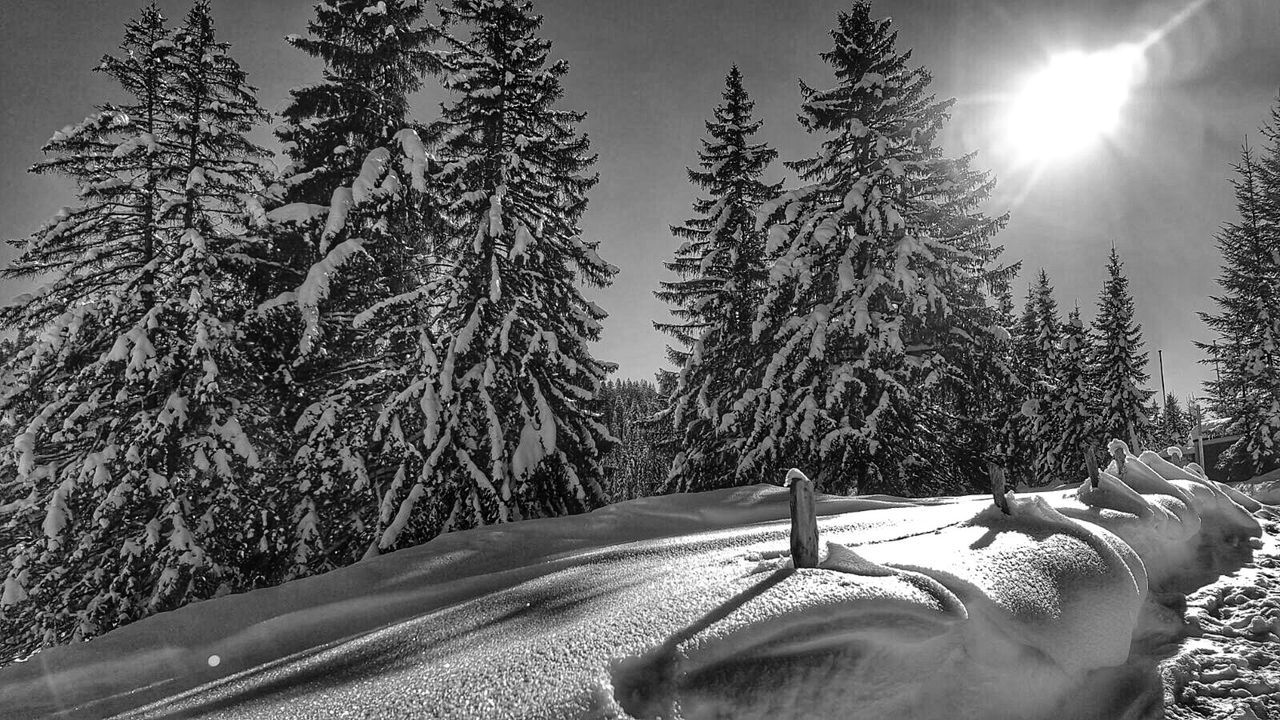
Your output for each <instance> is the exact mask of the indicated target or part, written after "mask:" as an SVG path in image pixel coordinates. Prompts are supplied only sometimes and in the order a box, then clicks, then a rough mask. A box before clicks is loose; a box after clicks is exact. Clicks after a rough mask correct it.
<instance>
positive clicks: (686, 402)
mask: <svg viewBox="0 0 1280 720" xmlns="http://www.w3.org/2000/svg"><path fill="white" fill-rule="evenodd" d="M723 97H724V103H723V104H721V105H718V106H717V107H716V108H715V110H714V111H713V118H712V119H711V120H708V121H707V122H706V128H707V134H708V135H709V138H704V139H703V140H702V150H701V151H699V153H698V168H697V169H689V170H688V174H689V181H690V182H692V183H693V184H694V185H695V186H697V187H699V188H701V189H702V190H703V191H705V193H706V197H703V198H698V199H697V200H696V201H695V202H694V204H693V211H694V213H695V214H696V217H694V218H693V219H691V220H689V221H688V222H687V223H685V224H684V225H679V226H674V227H672V228H671V232H672V234H674V235H675V236H676V237H677V238H678V239H680V240H683V241H684V243H683V244H682V245H681V246H680V248H679V249H677V250H676V254H675V258H674V259H673V260H671V261H668V262H667V263H666V266H667V269H668V270H670V271H672V272H674V273H675V274H676V275H677V276H678V278H679V279H677V280H673V281H666V282H663V283H662V284H661V288H660V289H659V290H658V292H657V293H656V294H657V296H658V298H659V299H661V300H663V301H665V302H666V303H668V304H669V305H670V306H671V314H672V315H673V316H674V317H675V318H676V319H677V322H674V323H654V325H655V327H657V328H658V329H659V330H662V331H664V332H667V333H668V334H670V335H672V336H673V337H674V338H675V340H676V343H677V346H676V347H668V348H667V357H668V358H669V359H670V360H671V363H672V364H673V365H674V366H675V368H676V370H677V381H676V388H675V393H674V394H673V395H672V396H671V397H670V398H668V406H667V408H666V414H667V416H668V419H669V422H670V423H671V424H672V427H673V428H674V430H675V432H676V434H677V436H678V437H680V439H681V441H680V447H681V450H680V452H679V453H678V454H677V456H676V460H675V462H674V464H673V466H672V468H671V475H670V479H669V480H670V486H671V487H672V488H674V489H676V490H680V491H689V490H706V489H710V488H714V487H723V486H725V485H731V484H732V481H733V472H734V469H735V466H736V465H737V458H736V457H728V458H727V457H722V456H719V455H717V454H716V448H718V447H720V444H719V442H718V441H717V440H716V433H717V429H718V427H719V423H720V418H721V417H722V416H723V415H725V414H726V413H728V412H729V409H730V408H729V407H727V406H724V405H723V404H722V403H721V402H720V401H721V399H722V395H723V393H724V392H725V390H726V388H728V387H729V386H731V385H733V384H735V383H736V382H737V381H738V374H739V373H740V372H741V370H742V365H743V359H744V357H745V356H746V355H747V354H749V353H751V352H752V351H753V350H754V347H753V346H754V344H753V343H752V340H751V324H752V322H753V321H754V320H755V314H756V309H757V308H758V307H759V305H760V300H761V299H762V297H763V293H764V285H765V283H766V281H767V280H768V267H767V265H766V264H765V259H764V242H765V238H764V233H763V232H762V231H761V230H760V229H759V228H758V227H757V223H756V219H755V211H756V209H757V208H758V207H759V206H760V204H761V203H763V202H766V201H769V200H772V199H774V198H775V197H777V196H778V190H779V187H780V184H768V183H765V182H763V181H762V180H761V177H762V176H763V175H764V173H765V171H766V170H768V167H769V163H771V162H773V160H774V159H775V158H777V155H778V153H777V151H775V150H773V149H772V148H770V147H769V146H768V145H767V144H765V143H756V142H752V139H753V137H754V136H755V134H756V133H757V132H758V131H759V130H760V127H761V125H762V124H763V122H762V121H760V120H756V119H755V118H754V117H753V116H752V109H753V108H754V107H755V103H753V102H752V101H751V98H750V97H749V96H748V95H747V91H746V89H745V88H744V87H743V85H742V73H741V72H740V71H739V70H738V66H736V65H735V66H733V67H732V68H731V69H730V70H729V74H728V76H727V77H726V78H725V90H724V94H723Z"/></svg>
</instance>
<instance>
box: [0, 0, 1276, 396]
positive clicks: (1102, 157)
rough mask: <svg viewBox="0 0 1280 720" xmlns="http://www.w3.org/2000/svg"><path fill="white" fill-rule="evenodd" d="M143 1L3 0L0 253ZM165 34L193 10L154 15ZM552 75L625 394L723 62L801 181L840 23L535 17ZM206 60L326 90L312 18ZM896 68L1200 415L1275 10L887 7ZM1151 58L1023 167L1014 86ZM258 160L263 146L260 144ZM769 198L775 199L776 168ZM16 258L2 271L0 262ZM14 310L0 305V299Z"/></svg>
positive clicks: (648, 360)
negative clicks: (573, 120) (1015, 130)
mask: <svg viewBox="0 0 1280 720" xmlns="http://www.w3.org/2000/svg"><path fill="white" fill-rule="evenodd" d="M142 4H143V3H142V1H141V0H94V1H93V2H83V1H82V0H6V2H5V5H6V11H5V13H4V15H3V18H0V37H3V38H4V42H3V43H0V239H20V238H23V237H25V236H27V235H29V234H30V233H31V232H33V231H34V230H36V229H37V228H38V227H39V226H40V225H41V224H42V223H43V222H44V221H45V220H47V219H48V218H49V217H50V216H52V215H53V213H55V212H56V211H57V210H58V209H59V208H60V207H62V206H64V205H68V204H71V203H72V202H74V194H73V188H72V187H71V185H70V184H69V183H68V182H67V181H65V180H62V179H60V178H56V177H49V176H37V175H32V174H29V173H27V172H26V168H27V167H29V166H30V165H31V164H32V163H34V162H36V161H37V160H39V159H40V158H41V153H40V146H41V145H42V144H43V143H44V142H45V140H47V139H48V137H49V136H50V135H52V134H53V132H54V131H55V130H57V129H59V128H61V127H63V126H64V125H67V124H70V123H74V122H78V121H79V120H81V119H82V118H83V117H84V116H85V115H87V114H89V113H90V112H91V111H92V110H93V106H94V105H96V104H98V103H101V102H103V101H106V100H110V99H112V98H113V96H114V93H115V92H116V89H115V88H114V87H112V86H111V84H110V82H109V80H108V79H107V78H105V77H104V76H102V75H101V74H99V73H94V72H91V70H92V68H93V67H94V66H95V65H96V63H97V61H98V59H99V58H100V57H101V56H102V55H104V54H106V53H110V52H114V50H115V48H116V47H117V45H118V44H119V42H120V38H121V36H122V34H123V26H124V23H125V21H126V20H127V19H128V18H129V17H131V16H132V15H134V14H135V13H136V12H137V10H138V9H139V8H140V7H141V5H142ZM159 5H160V7H161V8H162V10H164V11H165V12H166V14H167V15H168V16H169V17H170V18H172V19H175V20H180V19H181V17H182V14H183V13H184V12H185V10H186V7H187V5H186V3H185V2H182V1H174V0H161V2H160V3H159ZM535 5H536V8H537V10H538V11H539V12H540V13H542V14H543V15H544V16H545V24H544V26H543V33H544V36H545V37H547V38H549V39H550V40H551V41H552V42H553V47H552V55H553V57H560V58H564V59H566V60H568V61H569V63H570V67H571V70H570V73H569V75H568V76H567V77H566V78H565V80H564V84H565V98H564V101H563V106H564V107H565V108H569V109H575V110H580V111H584V112H586V113H587V118H586V120H585V121H584V123H583V126H582V127H583V130H584V131H585V132H587V133H588V135H589V136H590V138H591V141H592V145H593V148H594V150H595V151H596V152H598V153H599V162H598V164H597V167H596V169H597V170H598V172H599V174H600V183H599V185H597V186H596V188H595V189H594V190H593V191H592V192H591V194H590V201H591V204H590V206H589V208H588V210H587V214H586V216H585V217H584V220H583V229H584V234H585V235H586V236H587V237H589V238H593V239H596V240H599V241H600V253H601V255H602V256H603V257H604V258H605V259H606V260H609V261H610V262H612V263H613V264H614V265H617V266H618V267H619V268H621V272H620V274H619V275H618V276H617V278H616V279H615V281H614V283H613V285H612V286H611V287H609V288H607V289H603V290H593V291H590V292H589V293H588V294H589V295H590V296H591V297H592V298H593V299H595V300H596V301H597V302H598V303H599V304H600V305H601V306H602V307H604V309H605V310H606V311H608V312H609V314H610V317H609V318H608V319H607V320H606V322H605V333H604V337H603V339H602V340H601V342H600V343H599V345H598V346H597V348H596V353H597V355H598V356H599V357H600V358H602V359H605V360H609V361H612V362H615V363H617V364H618V366H619V368H618V373H617V376H619V377H629V378H637V379H644V378H652V377H653V375H654V373H655V372H656V371H657V370H658V369H659V368H660V367H662V366H663V364H664V362H665V361H664V350H663V348H664V345H665V344H666V342H667V339H666V337H665V336H663V335H661V334H659V333H657V332H656V331H655V330H653V329H652V321H654V320H664V319H666V317H667V316H666V314H665V313H666V309H665V307H664V305H663V304H662V303H661V302H660V301H658V300H657V299H656V298H654V297H653V294H652V292H653V290H654V289H655V288H656V287H657V285H658V283H659V281H661V280H664V279H671V275H670V274H669V273H668V272H667V271H666V270H665V269H664V267H663V262H664V261H665V260H667V259H669V258H670V257H671V255H672V253H673V252H674V250H675V248H676V247H678V246H679V244H680V243H679V242H678V241H676V240H675V239H674V238H673V237H672V236H671V234H670V232H669V229H668V227H669V226H670V225H672V224H678V223H683V222H684V221H685V220H687V219H688V218H689V217H690V204H691V203H692V201H693V200H694V198H695V196H696V189H695V188H693V187H692V186H690V185H689V183H688V182H687V180H686V178H685V168H686V167H687V166H690V165H694V164H695V163H696V162H697V155H696V153H697V150H698V148H699V138H701V137H702V136H703V135H704V132H705V131H704V127H703V121H704V119H705V118H707V117H708V116H709V115H710V113H711V110H712V108H713V107H714V106H715V105H716V104H717V103H718V102H720V94H721V92H722V90H723V87H724V76H725V73H726V72H727V71H728V69H729V67H730V65H732V64H734V63H736V64H737V65H738V66H739V67H740V68H741V70H742V72H743V75H744V77H745V84H746V86H747V90H748V92H749V93H750V94H751V95H752V97H753V99H754V100H755V101H756V111H757V114H758V116H759V117H760V118H761V119H763V120H764V123H765V125H764V128H763V129H762V130H761V132H760V134H759V135H758V138H759V139H760V140H763V141H766V142H768V143H770V144H771V145H772V146H774V147H775V148H777V149H778V150H779V152H780V155H781V159H782V160H792V159H797V158H800V157H804V156H806V155H809V154H811V153H812V152H814V151H815V148H816V147H817V145H818V143H819V142H820V140H821V138H819V137H816V136H811V135H807V134H806V133H805V132H804V131H803V129H802V128H801V127H800V125H799V123H798V122H797V121H796V114H797V111H798V106H799V100H800V91H799V88H798V84H797V80H798V79H803V80H804V81H805V82H806V83H808V84H809V85H811V86H814V87H819V88H825V87H830V86H831V84H832V82H833V81H832V76H831V73H830V71H829V68H828V67H827V66H826V65H825V64H824V63H823V62H822V61H821V59H820V58H819V57H818V54H819V53H820V52H822V51H824V50H826V49H828V48H829V47H830V37H829V34H828V33H829V31H830V28H831V27H833V26H834V24H835V18H836V15H837V13H838V12H839V11H840V10H842V9H845V8H846V7H847V6H848V2H847V0H839V1H833V0H789V1H785V0H643V1H641V0H535ZM213 7H214V13H215V18H216V21H217V25H218V33H219V38H220V39H221V40H225V41H228V42H231V43H232V46H233V47H232V54H233V55H234V56H235V57H236V59H237V60H238V61H239V62H240V63H241V65H242V66H243V67H244V68H245V69H246V70H247V71H248V72H249V75H250V81H251V82H252V83H253V84H254V85H256V86H257V87H258V89H259V97H260V100H261V102H262V104H263V105H264V106H265V107H266V108H268V109H269V110H272V111H278V110H280V109H281V108H282V107H283V104H284V101H285V99H286V97H287V91H288V89H289V88H290V87H293V86H297V85H301V84H305V83H309V82H313V81H315V80H317V79H318V77H319V72H320V67H319V65H318V64H317V63H315V62H314V61H313V60H312V59H310V58H308V57H307V56H305V55H303V54H302V53H301V52H299V51H297V50H295V49H293V48H291V47H290V46H288V45H287V44H286V43H285V42H284V41H283V37H284V36H285V35H286V34H289V33H304V32H305V29H306V23H307V20H308V19H309V18H310V16H311V2H309V1H307V0H272V1H271V2H263V1H261V0H214V3H213ZM873 14H875V15H877V16H880V17H884V16H888V17H892V18H893V20H894V24H895V27H896V28H897V29H898V31H899V40H898V43H899V45H898V46H899V49H900V50H906V49H911V50H912V51H913V56H912V58H913V61H914V62H915V63H918V64H922V65H924V66H925V67H926V68H928V69H929V70H930V71H931V72H932V74H933V77H934V82H933V85H932V90H933V91H934V92H935V93H936V94H937V95H938V97H940V98H946V97H953V98H956V104H955V106H954V109H953V113H952V119H951V122H950V124H949V125H948V127H947V130H946V132H945V133H944V136H943V138H942V144H943V148H944V150H945V151H946V152H947V153H948V154H951V155H960V154H964V153H969V152H976V158H975V160H974V163H975V165H976V166H977V167H979V168H983V169H986V170H990V171H991V172H992V173H993V174H994V175H995V177H996V178H997V181H998V186H997V191H996V194H995V196H994V197H993V198H992V200H991V202H990V205H989V207H988V211H989V212H991V213H992V214H998V213H1003V212H1006V211H1007V212H1009V213H1010V220H1009V224H1008V227H1007V228H1006V230H1005V231H1004V232H1002V233H1001V234H1000V235H999V236H997V238H996V242H997V243H998V244H1001V245H1003V246H1004V247H1005V254H1004V258H1003V259H1004V261H1005V262H1010V263H1012V262H1019V261H1020V262H1021V263H1022V267H1023V270H1022V274H1021V275H1020V277H1019V281H1018V282H1019V285H1018V287H1019V293H1018V294H1019V305H1020V304H1021V298H1022V296H1023V295H1024V294H1025V287H1026V283H1027V281H1028V280H1029V279H1030V278H1031V277H1032V276H1033V275H1034V273H1036V272H1037V271H1038V270H1039V269H1040V268H1044V269H1045V270H1046V271H1047V272H1048V274H1049V277H1050V280H1051V282H1052V283H1053V284H1054V286H1055V288H1056V295H1057V298H1058V301H1059V304H1060V305H1061V306H1062V307H1063V308H1064V309H1067V308H1070V307H1071V306H1072V305H1073V304H1075V303H1077V302H1078V303H1079V304H1080V306H1081V309H1082V312H1083V315H1084V318H1085V320H1086V321H1088V320H1089V319H1090V318H1092V316H1093V314H1094V310H1095V307H1096V304H1097V297H1098V292H1099V289H1100V287H1101V284H1102V281H1103V277H1104V273H1105V263H1106V257H1107V254H1108V253H1109V251H1110V249H1111V247H1112V246H1113V245H1114V247H1115V248H1117V249H1118V250H1119V252H1120V253H1121V255H1122V257H1123V259H1124V261H1125V267H1126V272H1127V275H1128V277H1129V279H1130V283H1131V289H1132V291H1133V294H1134V298H1135V304H1136V312H1137V320H1138V321H1139V322H1140V323H1141V325H1142V329H1143V336H1144V339H1145V342H1146V349H1147V350H1148V351H1149V353H1150V360H1151V363H1150V365H1149V371H1150V372H1151V374H1152V378H1151V381H1150V382H1149V387H1151V388H1153V389H1157V390H1158V389H1159V387H1160V376H1159V370H1158V367H1157V364H1156V359H1157V350H1160V351H1162V354H1163V360H1164V377H1165V383H1166V387H1167V389H1168V391H1169V392H1171V393H1175V394H1177V395H1179V396H1182V397H1185V396H1187V395H1189V394H1195V395H1199V394H1202V392H1203V390H1202V386H1201V384H1202V383H1203V382H1204V381H1205V380H1207V379H1210V378H1211V377H1212V375H1213V368H1212V366H1206V365H1203V364H1201V363H1200V362H1199V361H1200V360H1202V359H1203V354H1202V353H1201V352H1200V351H1199V350H1198V349H1196V347H1195V346H1194V345H1193V341H1194V340H1201V341H1209V340H1212V336H1211V334H1210V333H1209V332H1208V331H1207V329H1206V328H1205V326H1204V324H1203V323H1202V322H1201V320H1200V319H1199V317H1198V316H1197V315H1196V312H1197V311H1202V310H1211V309H1213V305H1212V301H1211V300H1209V296H1210V295H1211V294H1213V293H1214V292H1216V290H1217V285H1216V277H1217V275H1218V272H1219V265H1220V257H1219V254H1218V251H1217V249H1216V247H1215V235H1216V233H1217V231H1218V229H1219V228H1220V227H1221V226H1222V224H1223V223H1225V222H1229V221H1231V220H1232V219H1233V218H1234V217H1235V211H1234V207H1233V198H1232V191H1231V185H1230V180H1231V178H1232V175H1233V173H1232V168H1231V166H1232V163H1233V162H1234V161H1235V160H1236V159H1237V158H1238V155H1239V151H1240V148H1241V146H1242V144H1243V143H1245V142H1246V141H1248V142H1250V143H1252V144H1254V145H1260V144H1261V142H1262V140H1261V137H1260V135H1259V133H1258V128H1259V127H1260V126H1261V125H1263V124H1264V123H1266V122H1267V121H1268V119H1269V116H1270V112H1271V110H1272V108H1273V107H1274V105H1275V102H1276V98H1277V91H1278V90H1280V42H1277V40H1278V39H1280V2H1277V1H1276V0H1151V1H1143V0H1077V1H1075V2H1070V3H1064V2H1061V0H879V1H878V2H875V3H874V4H873ZM1144 40H1145V41H1146V42H1147V44H1146V45H1145V51H1144V52H1143V54H1142V60H1143V62H1142V63H1141V64H1142V66H1143V68H1144V71H1143V72H1142V73H1141V75H1140V78H1139V79H1140V82H1139V83H1138V85H1137V86H1136V88H1135V91H1134V95H1133V97H1132V98H1131V100H1130V101H1129V102H1128V103H1127V104H1126V105H1125V106H1124V107H1123V109H1122V111H1121V115H1120V117H1119V119H1118V122H1117V125H1116V127H1115V129H1114V132H1113V133H1112V134H1110V135H1109V136H1107V137H1105V138H1100V139H1099V140H1098V141H1097V142H1095V143H1093V144H1091V145H1089V146H1088V147H1085V148H1083V149H1081V150H1079V151H1078V152H1074V153H1072V154H1070V155H1066V156H1063V157H1060V158H1056V159H1055V160H1053V161H1052V162H1046V163H1042V164H1040V165H1038V166H1033V165H1030V164H1029V163H1028V162H1026V159H1025V158H1024V157H1022V156H1020V155H1019V154H1018V153H1016V152H1014V151H1013V149H1012V148H1011V143H1010V141H1009V133H1008V130H1007V123H1006V122H1005V119H1004V118H1005V117H1007V114H1008V108H1009V107H1010V102H1011V98H1012V97H1013V95H1014V92H1015V90H1016V89H1017V88H1018V87H1019V86H1020V84H1021V83H1022V82H1023V81H1024V79H1025V78H1026V77H1027V76H1028V74H1030V73H1032V72H1033V71H1035V70H1036V69H1037V68H1040V67H1042V66H1044V65H1045V64H1046V63H1047V62H1048V60H1049V58H1050V57H1051V56H1053V54H1055V53H1061V52H1066V51H1073V50H1078V51H1085V52H1093V51H1100V50H1106V49H1108V48H1111V47H1115V46H1117V45H1118V44H1122V43H1139V42H1143V41H1144ZM443 99H444V98H443V97H442V96H441V95H440V92H439V91H438V90H428V91H426V92H424V93H423V94H422V95H421V96H420V97H418V98H417V99H416V103H415V113H416V115H417V117H418V118H419V119H421V120H430V119H432V118H433V117H434V116H435V114H436V111H437V109H438V107H439V104H440V102H441V101H442V100H443ZM256 139H258V140H259V141H260V142H264V143H269V142H270V134H269V128H264V129H263V130H262V131H260V132H259V133H258V136H257V138H256ZM773 177H774V178H782V179H785V178H786V174H785V171H784V169H783V168H781V167H780V166H779V167H777V168H775V169H774V171H773ZM14 252H15V251H14V250H13V249H11V248H9V247H7V246H6V247H5V248H3V249H0V261H7V260H8V259H9V258H11V257H12V256H13V253H14ZM20 291H21V288H16V287H13V286H9V287H0V298H3V297H9V296H12V295H14V294H16V293H17V292H20Z"/></svg>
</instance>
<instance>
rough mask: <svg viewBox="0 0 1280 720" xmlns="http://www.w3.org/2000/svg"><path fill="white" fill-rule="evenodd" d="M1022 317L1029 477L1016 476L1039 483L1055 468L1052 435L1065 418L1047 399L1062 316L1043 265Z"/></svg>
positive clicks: (1021, 360)
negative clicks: (1027, 322)
mask: <svg viewBox="0 0 1280 720" xmlns="http://www.w3.org/2000/svg"><path fill="white" fill-rule="evenodd" d="M1024 317H1029V318H1030V325H1029V330H1030V332H1029V333H1028V334H1027V335H1026V336H1022V337H1019V340H1020V341H1021V342H1020V343H1019V352H1020V353H1021V354H1020V356H1019V357H1018V367H1019V370H1020V371H1021V372H1020V375H1021V380H1022V381H1023V384H1024V386H1025V387H1026V389H1027V396H1026V401H1025V404H1024V407H1023V408H1022V412H1021V415H1022V417H1023V418H1024V423H1023V427H1024V430H1025V432H1026V433H1027V439H1028V448H1029V450H1030V453H1031V457H1030V459H1031V466H1030V467H1029V468H1024V470H1030V473H1029V477H1025V478H1020V479H1023V480H1025V481H1026V482H1027V483H1028V484H1030V485H1040V484H1044V483H1045V482H1048V480H1049V478H1050V477H1051V476H1052V475H1054V474H1055V473H1056V471H1057V468H1058V465H1059V461H1058V458H1057V455H1056V444H1057V443H1056V439H1057V438H1058V436H1059V434H1060V432H1061V428H1062V426H1063V425H1064V422H1065V418H1064V417H1062V415H1063V413H1064V412H1065V411H1064V410H1063V409H1062V408H1060V407H1058V406H1057V405H1055V404H1054V403H1053V402H1052V401H1051V399H1050V396H1051V395H1052V394H1053V392H1054V389H1055V388H1054V387H1053V386H1054V385H1055V384H1056V379H1055V374H1056V370H1057V367H1058V365H1059V362H1060V358H1059V356H1058V354H1059V343H1060V341H1061V336H1062V332H1063V330H1062V320H1061V319H1060V318H1059V317H1058V301H1057V300H1056V299H1054V297H1053V286H1052V285H1051V284H1050V283H1049V274H1048V273H1047V272H1045V270H1044V268H1041V269H1040V274H1039V275H1038V276H1037V278H1036V283H1035V285H1034V286H1033V288H1032V290H1031V297H1030V298H1029V300H1028V303H1027V308H1026V314H1025V315H1024ZM1015 475H1016V473H1015Z"/></svg>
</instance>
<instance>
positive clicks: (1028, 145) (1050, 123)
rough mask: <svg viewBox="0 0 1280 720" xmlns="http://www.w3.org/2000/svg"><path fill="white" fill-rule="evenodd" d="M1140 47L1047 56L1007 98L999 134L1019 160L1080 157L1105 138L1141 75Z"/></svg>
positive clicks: (1114, 124)
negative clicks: (1005, 139)
mask: <svg viewBox="0 0 1280 720" xmlns="http://www.w3.org/2000/svg"><path fill="white" fill-rule="evenodd" d="M1142 55H1143V53H1142V49H1141V47H1140V46H1138V45H1120V46H1117V47H1114V48H1111V49H1108V50H1101V51H1095V52H1083V51H1071V52H1064V53H1059V54H1057V55H1053V56H1052V57H1050V58H1049V61H1048V63H1047V64H1046V65H1045V66H1044V67H1043V68H1041V69H1040V70H1039V71H1037V72H1035V73H1033V74H1031V75H1029V76H1028V77H1027V78H1026V79H1025V80H1024V81H1023V82H1022V84H1021V86H1020V87H1019V89H1018V91H1017V92H1016V93H1015V94H1014V95H1013V96H1012V99H1011V101H1010V103H1009V110H1008V115H1007V116H1006V128H1005V133H1006V136H1007V139H1008V141H1009V142H1010V144H1011V145H1012V146H1013V148H1014V151H1015V153H1016V155H1017V156H1018V158H1019V159H1020V160H1023V161H1026V162H1043V161H1046V160H1053V159H1058V158H1063V157H1068V156H1071V155H1075V154H1078V153H1080V152H1081V151H1083V150H1085V149H1087V148H1088V147H1090V146H1091V145H1093V144H1094V143H1096V142H1097V141H1098V140H1099V139H1101V138H1105V137H1108V136H1110V135H1111V134H1112V133H1114V132H1115V130H1116V128H1117V127H1118V125H1119V123H1120V115H1121V111H1122V110H1123V109H1124V106H1125V104H1126V103H1127V102H1128V101H1129V97H1130V95H1131V94H1132V92H1133V88H1134V86H1135V85H1136V84H1137V83H1138V82H1140V81H1141V79H1142V78H1141V75H1142V72H1143V69H1144V68H1143V65H1144V63H1143V57H1142Z"/></svg>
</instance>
